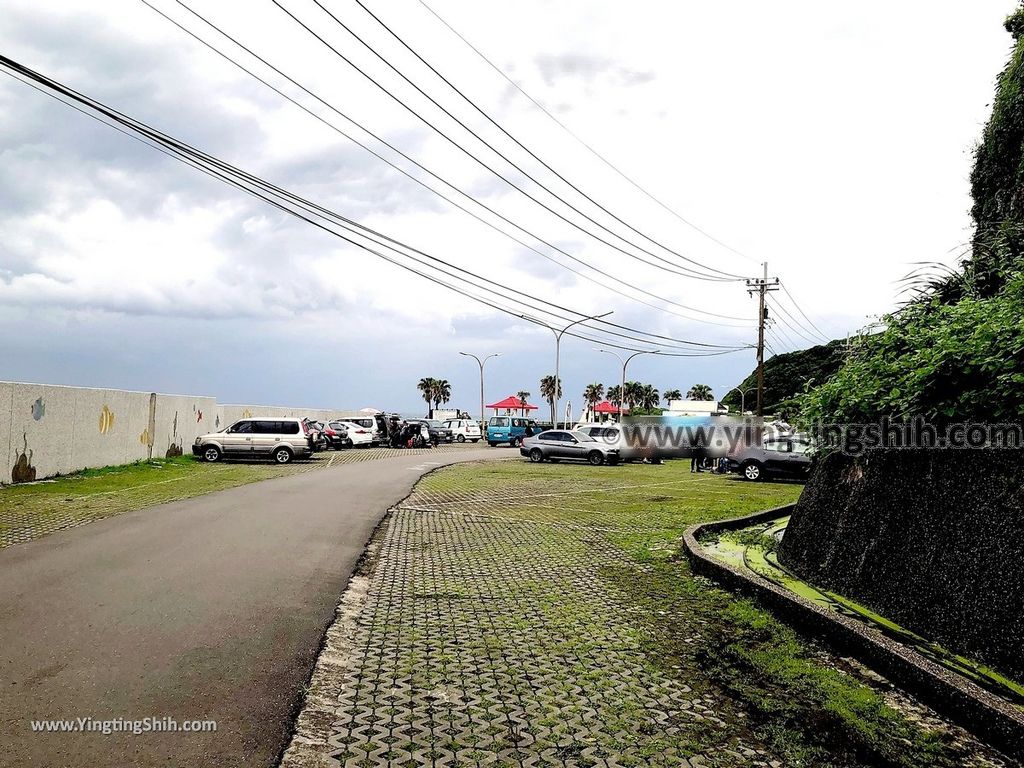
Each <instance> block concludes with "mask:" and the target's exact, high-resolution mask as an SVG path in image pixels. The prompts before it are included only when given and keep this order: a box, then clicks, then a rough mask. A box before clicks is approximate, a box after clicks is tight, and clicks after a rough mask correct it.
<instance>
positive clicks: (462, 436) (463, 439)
mask: <svg viewBox="0 0 1024 768" xmlns="http://www.w3.org/2000/svg"><path fill="white" fill-rule="evenodd" d="M457 439H458V441H459V442H460V443H464V442H466V436H465V435H459V436H458V438H457Z"/></svg>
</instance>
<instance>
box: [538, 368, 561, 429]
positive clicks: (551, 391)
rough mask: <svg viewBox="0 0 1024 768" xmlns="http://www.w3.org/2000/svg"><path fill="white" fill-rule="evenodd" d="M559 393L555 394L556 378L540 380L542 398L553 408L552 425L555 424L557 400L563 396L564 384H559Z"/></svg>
mask: <svg viewBox="0 0 1024 768" xmlns="http://www.w3.org/2000/svg"><path fill="white" fill-rule="evenodd" d="M557 386H558V393H557V394H555V377H554V376H551V375H548V376H545V377H544V378H543V379H541V380H540V396H541V397H543V398H544V399H545V400H547V401H548V405H550V406H551V423H552V424H554V423H555V400H557V399H558V398H560V397H561V396H562V382H561V381H559V382H558V385H557Z"/></svg>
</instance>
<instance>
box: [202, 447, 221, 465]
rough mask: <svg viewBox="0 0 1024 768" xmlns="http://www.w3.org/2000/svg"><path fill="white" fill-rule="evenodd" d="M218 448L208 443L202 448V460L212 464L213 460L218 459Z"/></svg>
mask: <svg viewBox="0 0 1024 768" xmlns="http://www.w3.org/2000/svg"><path fill="white" fill-rule="evenodd" d="M220 456H221V453H220V448H218V447H217V446H216V445H208V446H206V447H205V448H203V461H206V462H209V463H210V464H212V463H213V462H215V461H220Z"/></svg>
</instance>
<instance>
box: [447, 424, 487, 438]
mask: <svg viewBox="0 0 1024 768" xmlns="http://www.w3.org/2000/svg"><path fill="white" fill-rule="evenodd" d="M444 425H445V426H446V427H447V428H448V429H450V430H451V431H452V437H453V438H454V439H455V442H457V443H464V442H466V441H467V440H469V442H471V443H479V442H480V440H481V438H482V437H483V435H482V434H481V432H480V425H479V424H477V423H476V422H475V421H473V420H472V419H448V420H447V421H446V422H445V423H444Z"/></svg>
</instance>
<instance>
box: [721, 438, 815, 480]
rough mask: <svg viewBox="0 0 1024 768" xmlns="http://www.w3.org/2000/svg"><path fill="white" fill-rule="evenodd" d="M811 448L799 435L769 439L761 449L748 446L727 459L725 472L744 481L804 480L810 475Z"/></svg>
mask: <svg viewBox="0 0 1024 768" xmlns="http://www.w3.org/2000/svg"><path fill="white" fill-rule="evenodd" d="M811 448H812V446H811V442H810V440H808V439H807V438H806V437H804V436H802V435H792V436H789V437H775V438H771V439H770V440H766V441H765V443H764V445H763V446H756V445H752V446H748V447H746V448H744V449H742V450H740V451H739V452H737V453H735V454H733V455H732V456H730V457H729V469H730V470H731V471H733V472H737V473H739V474H740V475H742V476H743V477H745V478H746V479H747V480H764V479H765V478H766V477H790V478H793V477H795V478H806V477H807V475H808V473H809V472H810V471H811Z"/></svg>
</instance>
